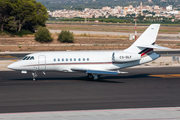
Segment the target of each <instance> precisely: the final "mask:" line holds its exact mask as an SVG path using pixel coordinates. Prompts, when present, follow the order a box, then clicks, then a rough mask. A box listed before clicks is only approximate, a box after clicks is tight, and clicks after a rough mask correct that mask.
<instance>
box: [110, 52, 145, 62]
mask: <svg viewBox="0 0 180 120" xmlns="http://www.w3.org/2000/svg"><path fill="white" fill-rule="evenodd" d="M140 59H141V55H140V54H134V53H128V52H114V53H113V55H112V61H114V62H130V61H136V60H140Z"/></svg>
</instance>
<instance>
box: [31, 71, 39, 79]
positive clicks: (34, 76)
mask: <svg viewBox="0 0 180 120" xmlns="http://www.w3.org/2000/svg"><path fill="white" fill-rule="evenodd" d="M32 76H33V81H36V77H37V76H38V75H37V73H36V72H35V71H34V72H32Z"/></svg>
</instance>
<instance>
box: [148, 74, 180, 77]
mask: <svg viewBox="0 0 180 120" xmlns="http://www.w3.org/2000/svg"><path fill="white" fill-rule="evenodd" d="M149 76H150V77H160V78H180V74H163V75H149Z"/></svg>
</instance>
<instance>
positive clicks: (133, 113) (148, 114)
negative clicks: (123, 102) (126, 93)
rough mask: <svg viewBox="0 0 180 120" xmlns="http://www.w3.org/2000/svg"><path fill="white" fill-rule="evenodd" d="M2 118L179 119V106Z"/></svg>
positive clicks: (5, 119) (6, 117)
mask: <svg viewBox="0 0 180 120" xmlns="http://www.w3.org/2000/svg"><path fill="white" fill-rule="evenodd" d="M0 119H2V120H180V107H169V108H137V109H108V110H80V111H53V112H27V113H1V114H0Z"/></svg>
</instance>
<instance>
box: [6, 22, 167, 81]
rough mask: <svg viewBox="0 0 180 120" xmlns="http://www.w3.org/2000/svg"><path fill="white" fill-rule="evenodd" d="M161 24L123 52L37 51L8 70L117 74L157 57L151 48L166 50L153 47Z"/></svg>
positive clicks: (96, 75)
mask: <svg viewBox="0 0 180 120" xmlns="http://www.w3.org/2000/svg"><path fill="white" fill-rule="evenodd" d="M159 27H160V24H152V25H150V26H149V27H148V28H147V29H146V31H145V32H144V33H143V34H142V35H141V36H140V37H139V38H138V39H137V40H136V41H135V42H134V43H133V44H132V45H131V46H130V47H129V48H127V49H125V50H124V51H72V52H69V51H68V52H39V53H33V54H29V55H27V56H25V57H24V58H23V59H22V60H20V61H17V62H15V63H12V64H10V65H9V66H8V68H9V69H12V70H18V71H21V73H27V72H32V76H33V80H35V78H36V77H37V74H36V71H42V72H43V74H46V73H45V72H47V71H60V72H84V73H86V74H87V77H88V78H89V79H94V80H97V79H98V78H99V76H100V75H102V74H120V73H125V72H121V71H120V69H122V68H127V67H132V66H136V65H141V64H144V63H147V62H150V61H153V60H155V59H157V58H159V57H160V55H159V54H156V53H155V52H154V51H153V49H154V48H156V49H167V48H166V47H161V46H158V45H156V44H155V41H156V37H157V34H158V31H159Z"/></svg>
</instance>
